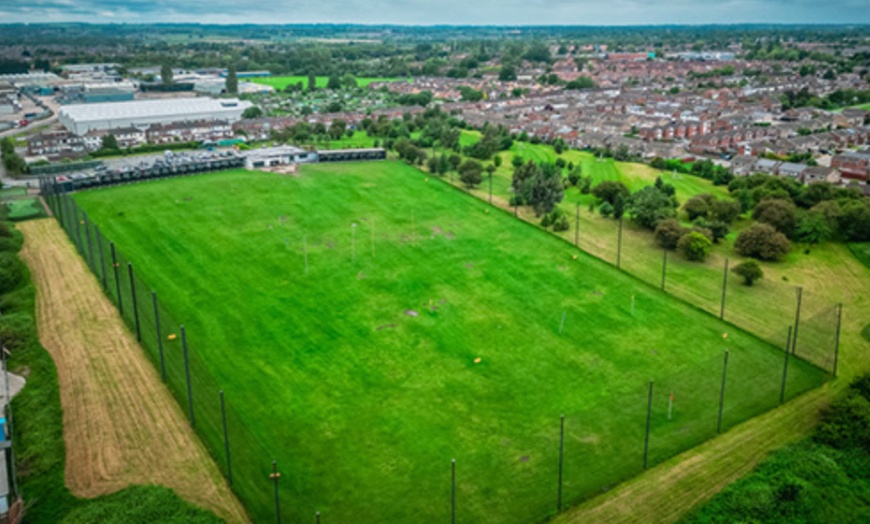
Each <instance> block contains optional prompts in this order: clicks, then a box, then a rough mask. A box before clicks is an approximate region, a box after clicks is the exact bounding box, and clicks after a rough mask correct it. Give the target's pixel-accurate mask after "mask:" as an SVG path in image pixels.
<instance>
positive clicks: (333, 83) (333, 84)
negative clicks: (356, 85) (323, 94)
mask: <svg viewBox="0 0 870 524" xmlns="http://www.w3.org/2000/svg"><path fill="white" fill-rule="evenodd" d="M326 88H327V89H333V90H336V89H341V78H339V77H338V76H336V75H332V76H330V77H329V80H327V82H326Z"/></svg>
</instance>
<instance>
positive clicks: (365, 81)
mask: <svg viewBox="0 0 870 524" xmlns="http://www.w3.org/2000/svg"><path fill="white" fill-rule="evenodd" d="M246 80H248V81H250V82H253V83H255V84H262V85H267V86H272V87H274V88H275V89H276V90H278V91H283V90H284V89H285V88H286V87H287V86H288V85H290V84H298V83H299V82H302V85H304V86H305V87H306V88H307V87H308V77H307V76H261V77H257V78H249V79H246ZM401 80H403V79H401V78H357V79H356V83H357V85H358V86H359V87H368V86H369V84H371V83H373V82H397V81H401ZM327 82H329V77H328V76H318V77H316V82H315V83H316V85H317V87H326V84H327Z"/></svg>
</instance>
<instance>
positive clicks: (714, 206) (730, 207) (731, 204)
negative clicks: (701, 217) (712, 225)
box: [707, 200, 740, 225]
mask: <svg viewBox="0 0 870 524" xmlns="http://www.w3.org/2000/svg"><path fill="white" fill-rule="evenodd" d="M707 216H708V217H709V218H710V220H712V221H716V222H724V223H725V224H729V225H730V224H733V223H734V221H735V220H737V217H739V216H740V203H738V202H735V201H733V200H714V201H713V202H712V203H711V204H710V209H709V211H708V212H707Z"/></svg>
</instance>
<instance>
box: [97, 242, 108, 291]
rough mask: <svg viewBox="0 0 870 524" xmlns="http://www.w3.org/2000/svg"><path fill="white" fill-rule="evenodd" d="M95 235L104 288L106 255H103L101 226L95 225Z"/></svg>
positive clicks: (104, 287) (105, 288) (104, 286)
mask: <svg viewBox="0 0 870 524" xmlns="http://www.w3.org/2000/svg"><path fill="white" fill-rule="evenodd" d="M94 236H95V237H97V253H99V255H100V282H101V283H102V284H103V290H104V291H105V290H107V289H108V288H107V287H106V257H105V255H103V235H101V234H100V228H99V226H94Z"/></svg>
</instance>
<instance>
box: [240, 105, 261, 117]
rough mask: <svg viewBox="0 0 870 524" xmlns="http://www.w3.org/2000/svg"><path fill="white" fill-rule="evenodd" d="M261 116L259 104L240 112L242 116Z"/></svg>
mask: <svg viewBox="0 0 870 524" xmlns="http://www.w3.org/2000/svg"><path fill="white" fill-rule="evenodd" d="M261 116H263V110H262V109H260V107H259V106H251V107H249V108H247V109H245V111H244V112H243V113H242V118H260V117H261Z"/></svg>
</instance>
